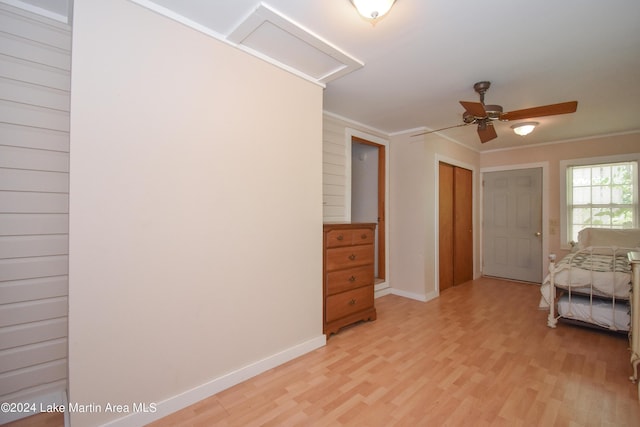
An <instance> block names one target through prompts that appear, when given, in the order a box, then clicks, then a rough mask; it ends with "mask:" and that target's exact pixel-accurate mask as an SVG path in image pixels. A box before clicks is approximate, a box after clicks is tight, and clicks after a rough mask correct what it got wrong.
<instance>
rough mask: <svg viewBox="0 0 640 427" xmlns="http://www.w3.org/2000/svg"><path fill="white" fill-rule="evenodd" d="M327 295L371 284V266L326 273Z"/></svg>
mask: <svg viewBox="0 0 640 427" xmlns="http://www.w3.org/2000/svg"><path fill="white" fill-rule="evenodd" d="M326 280H327V284H326V285H327V295H333V294H336V293H338V292H344V291H348V290H350V289H355V288H359V287H361V286H365V285H373V268H371V266H369V265H367V266H364V267H356V268H350V269H347V270H337V271H334V272H331V273H328V274H327V278H326Z"/></svg>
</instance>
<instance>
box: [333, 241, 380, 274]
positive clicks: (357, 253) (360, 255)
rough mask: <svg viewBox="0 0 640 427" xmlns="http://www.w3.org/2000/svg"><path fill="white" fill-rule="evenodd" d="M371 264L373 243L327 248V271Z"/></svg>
mask: <svg viewBox="0 0 640 427" xmlns="http://www.w3.org/2000/svg"><path fill="white" fill-rule="evenodd" d="M367 264H373V245H361V246H349V247H344V248H331V249H327V259H326V268H327V271H333V270H339V269H343V268H351V267H359V266H361V265H367Z"/></svg>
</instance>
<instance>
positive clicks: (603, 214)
mask: <svg viewBox="0 0 640 427" xmlns="http://www.w3.org/2000/svg"><path fill="white" fill-rule="evenodd" d="M592 224H593V225H607V226H608V225H610V224H611V209H609V208H595V209H593V219H592Z"/></svg>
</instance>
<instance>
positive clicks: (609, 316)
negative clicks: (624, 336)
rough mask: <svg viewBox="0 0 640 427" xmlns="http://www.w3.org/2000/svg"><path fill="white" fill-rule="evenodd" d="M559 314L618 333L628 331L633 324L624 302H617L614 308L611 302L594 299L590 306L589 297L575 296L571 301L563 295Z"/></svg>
mask: <svg viewBox="0 0 640 427" xmlns="http://www.w3.org/2000/svg"><path fill="white" fill-rule="evenodd" d="M558 314H559V315H560V316H562V317H566V318H569V319H575V320H581V321H584V322H588V323H593V324H596V325H599V326H602V327H605V328H608V329H613V330H618V331H628V330H629V325H630V324H631V317H630V315H629V306H628V305H627V303H626V302H624V301H616V304H615V308H614V306H613V304H612V302H611V301H605V300H597V299H594V300H593V302H592V304H590V303H589V298H588V297H581V296H576V295H573V296H572V297H571V300H569V296H568V295H563V296H562V297H561V298H560V299H559V300H558ZM612 325H613V327H612Z"/></svg>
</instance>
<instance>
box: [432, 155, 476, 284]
mask: <svg viewBox="0 0 640 427" xmlns="http://www.w3.org/2000/svg"><path fill="white" fill-rule="evenodd" d="M438 176H439V186H438V188H439V196H438V203H439V208H438V210H439V214H438V220H439V226H438V231H439V242H438V244H439V246H438V247H439V260H438V265H439V289H440V291H443V290H445V289H447V288H449V287H451V286H455V285H459V284H461V283H465V282H467V281H469V280H471V279H473V216H472V214H473V208H472V206H473V205H472V203H473V175H472V172H471V171H470V170H468V169H464V168H460V167H457V166H453V165H450V164H447V163H440V164H439V172H438Z"/></svg>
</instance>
